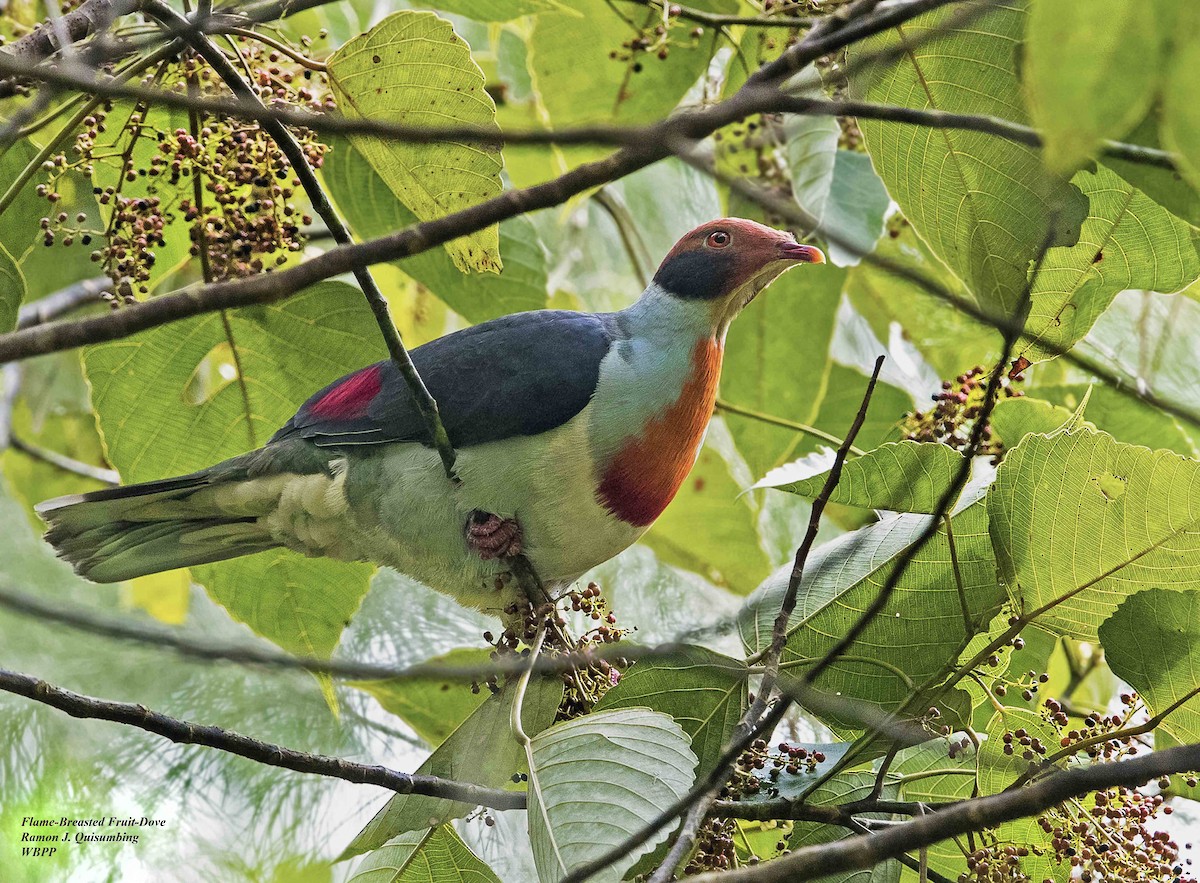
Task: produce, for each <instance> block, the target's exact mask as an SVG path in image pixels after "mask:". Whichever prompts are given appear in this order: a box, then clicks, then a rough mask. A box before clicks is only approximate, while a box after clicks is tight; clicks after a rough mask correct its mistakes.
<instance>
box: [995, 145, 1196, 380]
mask: <svg viewBox="0 0 1200 883" xmlns="http://www.w3.org/2000/svg"><path fill="white" fill-rule="evenodd" d="M1071 180H1072V182H1073V183H1074V184H1076V185H1077V186H1078V187H1079V188H1080V190H1081V191H1082V192H1083V193H1084V195H1085V196H1087V198H1088V201H1089V206H1090V207H1089V210H1088V217H1087V220H1085V221H1084V222H1083V227H1082V228H1081V230H1080V234H1079V241H1078V242H1077V243H1076V244H1075V245H1072V246H1069V247H1059V248H1051V249H1050V250H1049V251H1048V252H1047V253H1046V257H1045V260H1044V261H1043V262H1042V265H1041V267H1040V269H1039V271H1038V275H1037V278H1036V279H1035V280H1034V283H1033V288H1032V290H1031V291H1030V308H1029V315H1028V317H1027V318H1026V321H1025V334H1026V335H1027V336H1026V338H1025V342H1024V343H1023V345H1022V346H1021V347H1019V348H1018V350H1017V355H1018V356H1023V357H1024V358H1026V359H1028V360H1029V361H1031V362H1037V361H1041V360H1043V359H1050V358H1053V357H1054V356H1056V355H1057V354H1058V353H1059V352H1061V351H1063V350H1068V349H1070V348H1071V347H1072V346H1073V345H1074V344H1075V342H1076V341H1078V340H1079V339H1080V338H1081V337H1083V336H1084V335H1085V334H1087V332H1088V330H1089V329H1090V328H1091V327H1092V325H1093V324H1094V323H1095V321H1096V319H1097V318H1098V317H1099V315H1100V314H1101V313H1102V312H1104V311H1105V310H1106V309H1108V305H1109V304H1110V303H1112V299H1113V298H1114V297H1115V296H1116V294H1117V292H1119V291H1123V290H1125V289H1127V288H1139V289H1145V290H1147V291H1162V292H1167V293H1170V292H1174V291H1178V290H1179V289H1181V288H1184V287H1185V286H1187V285H1190V284H1191V283H1192V282H1193V281H1195V279H1196V278H1197V277H1198V276H1200V254H1197V247H1198V246H1200V230H1197V229H1196V228H1194V227H1192V226H1190V225H1188V224H1187V223H1185V222H1184V221H1181V220H1180V219H1179V218H1177V217H1175V216H1174V215H1172V214H1171V213H1170V212H1168V211H1167V210H1166V209H1164V208H1162V207H1161V206H1160V205H1158V204H1157V203H1156V202H1154V201H1153V200H1151V199H1150V198H1149V197H1148V196H1146V194H1144V193H1142V192H1141V191H1140V190H1138V189H1137V188H1135V187H1133V186H1132V185H1131V184H1129V183H1128V182H1127V181H1125V179H1124V178H1121V177H1120V176H1119V175H1117V174H1115V173H1114V172H1112V171H1111V170H1109V169H1107V168H1105V167H1104V166H1101V165H1098V166H1097V167H1096V171H1095V172H1091V171H1081V172H1079V173H1078V174H1076V175H1075V177H1074V178H1072V179H1071Z"/></svg>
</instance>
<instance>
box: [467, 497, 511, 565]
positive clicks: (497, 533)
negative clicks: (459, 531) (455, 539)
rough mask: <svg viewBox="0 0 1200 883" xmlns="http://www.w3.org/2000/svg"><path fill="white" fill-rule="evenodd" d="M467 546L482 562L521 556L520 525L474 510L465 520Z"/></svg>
mask: <svg viewBox="0 0 1200 883" xmlns="http://www.w3.org/2000/svg"><path fill="white" fill-rule="evenodd" d="M467 545H468V546H470V547H471V548H472V549H474V550H475V551H476V552H478V553H479V557H480V558H482V559H483V560H484V561H490V560H491V559H493V558H515V557H516V556H517V555H520V554H521V525H519V524H517V522H515V521H513V520H511V519H503V518H500V517H499V516H497V515H492V514H491V513H490V512H481V511H479V510H478V509H476V510H475V511H474V512H472V513H471V514H470V516H468V518H467Z"/></svg>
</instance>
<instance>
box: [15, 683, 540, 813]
mask: <svg viewBox="0 0 1200 883" xmlns="http://www.w3.org/2000/svg"><path fill="white" fill-rule="evenodd" d="M0 690H3V691H4V692H7V693H13V694H16V695H18V696H24V697H25V698H26V699H32V700H33V701H34V702H41V703H42V704H44V705H49V706H51V707H52V708H57V709H58V710H59V711H62V712H66V713H67V714H69V715H71V717H76V718H84V719H91V720H106V721H112V722H113V723H118V724H125V725H126V726H131V727H136V728H137V729H139V730H145V731H146V732H148V733H154V734H155V735H157V736H162V737H163V738H164V739H167V740H169V741H171V742H175V743H177V744H179V745H203V746H205V747H206V748H214V749H216V750H218V751H225V752H228V753H230V754H236V755H238V756H240V757H245V758H248V759H250V760H253V761H257V762H258V763H263V764H267V765H268V766H276V767H282V768H283V769H288V770H294V771H296V772H298V773H310V774H312V775H317V776H328V777H330V778H333V779H342V780H344V781H347V782H354V783H356V784H361V785H378V786H379V787H380V788H387V789H389V790H391V791H395V792H396V793H397V794H424V795H427V796H430V797H443V798H446V799H448V800H458V801H461V802H463V803H470V804H474V805H479V806H489V807H492V808H494V809H519V808H521V807H522V806H524V805H525V795H524V794H521V793H519V792H513V791H504V790H501V789H495V788H484V787H481V786H479V785H472V784H470V783H467V782H455V781H452V780H450V779H442V778H438V777H437V776H418V775H410V774H409V773H401V772H396V771H395V770H390V769H388V768H387V767H383V766H377V765H367V764H361V763H355V762H353V761H349V760H344V759H342V758H340V757H326V756H325V755H321V754H309V753H307V752H304V751H295V750H293V749H291V748H285V747H283V746H282V745H274V744H272V743H270V742H260V741H259V740H257V739H252V738H250V737H249V736H243V735H241V734H239V733H234V732H231V731H230V730H225V729H222V728H221V727H216V726H211V725H204V724H195V723H191V722H190V721H185V720H180V719H178V718H173V717H168V716H167V715H165V714H161V713H160V712H157V711H151V710H150V709H149V708H146V707H145V706H144V705H133V704H130V703H127V702H109V701H108V700H105V699H96V698H93V697H91V696H82V695H80V694H78V693H72V692H71V691H70V690H64V689H62V688H61V687H56V686H54V685H53V684H49V683H47V682H46V681H43V680H41V679H39V678H35V677H33V676H31V675H27V674H22V673H20V672H14V671H8V670H7V669H0Z"/></svg>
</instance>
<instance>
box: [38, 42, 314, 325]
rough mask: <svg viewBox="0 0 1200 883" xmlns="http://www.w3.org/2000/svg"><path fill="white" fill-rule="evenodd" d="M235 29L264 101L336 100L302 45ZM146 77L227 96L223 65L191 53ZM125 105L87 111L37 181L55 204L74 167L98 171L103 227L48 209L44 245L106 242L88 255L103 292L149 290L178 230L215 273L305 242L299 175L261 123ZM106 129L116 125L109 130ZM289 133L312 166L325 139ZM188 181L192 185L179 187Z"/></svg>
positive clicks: (178, 88)
mask: <svg viewBox="0 0 1200 883" xmlns="http://www.w3.org/2000/svg"><path fill="white" fill-rule="evenodd" d="M239 39H240V41H241V47H240V51H241V56H242V62H243V67H244V68H245V69H246V70H247V71H248V72H249V75H250V78H251V80H250V81H251V85H252V87H253V88H254V89H255V91H256V92H257V93H258V95H259V97H260V98H261V99H262V100H263V101H264V102H265V103H267V104H276V103H283V104H287V105H289V106H292V107H301V108H307V109H309V110H313V111H325V110H329V109H331V108H332V106H333V101H332V98H331V97H330V96H329V95H328V94H327V90H326V88H325V87H324V85H323V84H322V83H321V81H320V80H319V79H317V80H316V81H315V82H314V76H315V74H314V71H313V70H311V69H309V68H308V67H306V66H305V65H304V61H305V60H304V59H303V57H302V56H301V55H300V52H299V50H297V52H296V54H295V57H294V58H293V57H291V56H289V55H285V54H281V53H280V52H279V51H278V50H277V49H274V48H272V47H270V46H264V45H263V44H260V43H257V42H254V41H252V40H248V39H247V38H245V37H241V38H239ZM309 42H311V41H309ZM141 85H142V86H144V87H152V88H157V89H166V90H168V91H173V92H176V93H180V94H182V93H186V92H187V91H188V90H189V89H190V90H193V91H196V92H198V93H199V94H201V95H211V96H220V97H224V96H227V95H228V88H227V87H226V85H225V84H224V83H222V82H221V81H220V79H219V78H218V76H217V75H216V74H215V73H214V72H213V71H212V70H211V69H209V68H208V67H207V66H205V65H204V64H202V63H201V62H200V61H198V60H197V59H195V58H192V57H187V58H185V59H183V60H182V61H179V62H169V63H165V64H163V65H161V66H159V67H158V68H157V69H156V70H154V71H151V72H148V73H147V74H146V75H145V77H144V78H143V80H142V82H141ZM121 107H122V106H121V105H114V103H113V102H104V103H101V104H99V105H98V106H97V107H96V108H95V109H94V110H93V111H92V113H91V114H89V115H88V116H87V117H85V118H84V119H83V124H82V129H81V130H80V131H79V132H78V133H77V135H76V137H75V140H74V143H73V144H72V146H71V147H70V149H69V150H66V151H64V152H62V153H59V154H57V155H55V156H52V157H50V158H49V159H47V160H46V162H45V163H44V170H45V171H46V173H47V179H46V180H45V181H44V182H43V183H41V184H40V185H39V186H38V188H37V193H38V195H39V196H41V197H42V198H44V199H45V200H46V201H47V202H49V203H50V204H51V205H54V204H56V203H57V202H58V201H59V200H60V199H62V192H61V188H62V182H63V179H64V176H66V175H67V174H68V173H69V172H77V173H81V174H83V175H86V176H89V177H91V178H92V180H93V181H95V182H97V186H95V187H94V188H93V193H94V194H95V196H96V198H97V201H98V202H99V203H100V205H101V206H102V208H103V209H104V215H105V216H106V217H107V223H106V225H105V229H102V230H89V229H82V228H79V227H77V226H68V225H67V223H66V221H67V219H66V218H65V217H64V216H63V213H62V212H58V213H57V214H56V215H53V216H51V217H48V218H46V219H44V223H43V228H42V229H43V231H44V236H43V241H44V243H45V244H46V245H47V246H50V245H54V244H56V243H59V244H61V245H64V246H69V245H72V244H73V243H74V242H76V241H78V242H80V243H81V244H84V245H88V244H90V243H91V241H92V240H93V239H96V240H98V241H101V242H102V243H103V244H102V245H101V246H100V247H99V248H97V249H96V250H95V251H93V252H92V260H93V261H95V262H97V263H99V264H100V265H101V266H102V267H103V269H104V272H105V274H106V275H107V276H108V277H109V278H110V279H111V280H112V283H113V288H114V291H115V295H116V296H115V297H114V296H112V295H110V296H109V299H110V300H111V301H112V303H113V305H114V306H116V305H118V304H119V303H121V302H130V301H132V300H135V299H136V298H137V296H139V295H145V294H148V293H149V290H150V287H151V284H152V281H151V280H152V277H153V274H154V270H155V266H156V263H158V259H159V254H158V253H156V249H158V250H160V249H162V247H163V246H165V245H167V244H168V242H170V243H171V244H172V245H174V244H175V243H176V240H182V239H183V237H184V236H186V237H188V240H189V241H190V249H189V250H190V253H191V255H192V256H193V257H202V261H201V266H202V267H203V268H204V269H205V271H206V272H207V274H208V277H209V278H211V279H224V278H230V277H238V276H249V275H253V274H256V273H261V272H264V271H267V270H269V269H271V268H272V267H275V266H280V265H282V264H284V263H286V261H287V255H288V253H290V252H296V251H299V250H300V249H301V248H303V244H304V235H303V232H302V228H303V227H305V226H307V225H309V224H311V223H312V218H311V217H310V216H309V215H308V214H307V213H306V211H305V210H304V208H303V207H301V206H297V205H296V204H295V201H296V200H300V199H303V193H298V192H297V190H298V188H299V180H298V179H297V178H296V177H294V172H293V170H292V168H291V166H290V164H289V162H288V160H287V159H286V158H285V157H284V156H283V153H282V151H281V150H280V148H279V146H278V145H277V144H275V142H274V141H273V140H272V139H271V138H270V137H269V136H268V135H267V134H266V133H265V132H264V131H263V129H262V128H261V127H260V126H259V125H258V124H256V123H245V122H241V121H237V120H230V119H224V118H222V119H212V120H207V121H205V120H203V119H200V118H197V119H196V120H194V121H193V123H192V126H191V128H190V129H185V128H179V127H177V118H175V120H176V123H175V124H172V123H171V120H172V117H171V116H170V115H169V114H168V113H166V112H164V111H160V110H158V109H156V108H152V107H148V106H147V105H145V104H139V105H138V106H136V107H135V108H134V109H133V111H132V113H130V112H129V111H128V105H125V106H124V110H121ZM118 110H121V112H120V114H118ZM110 129H115V130H116V131H114V132H112V133H110V134H108V135H107V137H106V133H108V132H109V130H110ZM295 134H296V138H297V140H298V141H299V142H300V144H301V147H302V149H303V151H304V154H305V158H306V161H307V162H308V164H309V165H310V166H312V167H313V168H319V167H320V166H321V164H322V162H323V158H324V154H325V149H326V148H325V146H324V145H322V144H320V143H319V142H318V141H317V140H316V137H315V135H314V134H313V133H312V132H308V131H305V130H298V131H296V133H295ZM186 181H190V182H192V183H191V186H186V185H185V186H183V187H181V186H180V185H181V184H182V183H183V182H186ZM105 185H107V186H105ZM177 222H178V223H177ZM180 245H182V243H180ZM160 269H162V268H161V267H160Z"/></svg>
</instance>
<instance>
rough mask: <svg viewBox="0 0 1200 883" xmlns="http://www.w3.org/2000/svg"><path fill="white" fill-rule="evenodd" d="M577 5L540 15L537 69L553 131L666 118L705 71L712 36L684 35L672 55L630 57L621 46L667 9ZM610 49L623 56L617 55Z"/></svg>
mask: <svg viewBox="0 0 1200 883" xmlns="http://www.w3.org/2000/svg"><path fill="white" fill-rule="evenodd" d="M570 5H571V9H570V10H566V11H563V12H552V13H545V14H542V15H539V16H538V17H537V18H536V19H535V20H534V25H533V31H532V33H531V34H530V37H529V69H530V73H531V75H532V76H533V82H534V88H535V89H536V90H537V93H538V96H539V100H540V104H541V106H542V107H543V109H544V110H545V113H546V117H547V120H548V122H549V123H550V126H551V127H552V128H556V129H561V128H564V127H567V126H572V125H577V124H580V123H588V122H605V123H614V122H616V123H626V124H632V123H647V122H652V121H655V120H658V119H660V118H662V117H663V116H666V115H667V114H668V113H669V112H670V111H671V110H672V109H674V107H675V105H676V104H678V103H679V100H680V99H681V98H683V95H684V93H685V92H687V90H688V89H689V88H691V87H692V86H693V85H694V84H695V83H696V81H697V80H699V79H700V77H701V76H702V75H703V74H704V72H705V69H706V67H707V65H708V59H709V57H710V55H711V54H712V42H711V40H692V39H691V38H682V39H680V40H679V41H678V42H673V45H671V47H670V54H669V55H668V56H667V57H666V58H665V59H659V58H658V57H657V56H656V55H653V54H651V53H647V52H640V53H636V54H635V55H634V56H633V57H631V58H630V57H626V56H628V54H629V53H628V50H624V51H623V50H622V45H621V44H622V43H626V42H628V41H630V40H631V39H633V38H634V37H636V36H638V30H637V27H638V26H640V25H642V24H645V23H648V24H649V26H650V27H651V28H653V27H654V25H655V24H658V23H659V22H661V20H662V13H661V10H657V9H640V10H639V9H637V8H636V7H633V6H627V7H623V8H622V9H620V10H619V11H618V10H617V9H614V8H613V7H612V6H610V5H609V4H608V3H607V2H605V0H572V2H571V4H570ZM622 14H625V15H628V16H630V18H631V20H633V21H636V22H637V25H631V24H630V23H629V22H628V21H626V20H625V18H624V17H623V15H622ZM681 37H682V35H681ZM610 52H617V53H618V54H619V55H621V56H622V57H620V58H610V56H609V53H610ZM635 68H637V70H635ZM583 71H586V72H587V73H586V74H583V73H581V72H583Z"/></svg>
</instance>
